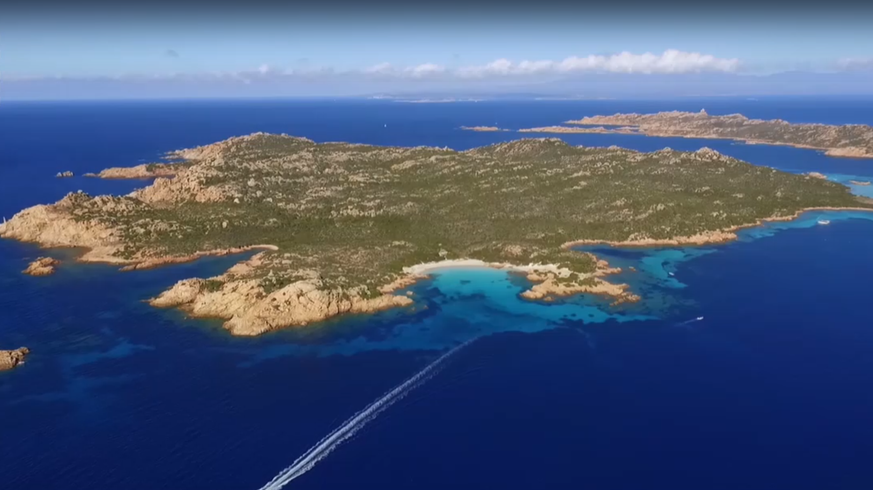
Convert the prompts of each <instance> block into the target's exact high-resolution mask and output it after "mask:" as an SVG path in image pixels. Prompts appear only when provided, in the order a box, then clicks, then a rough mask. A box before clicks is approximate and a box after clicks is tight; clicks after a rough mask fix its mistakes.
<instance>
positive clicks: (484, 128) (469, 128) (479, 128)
mask: <svg viewBox="0 0 873 490" xmlns="http://www.w3.org/2000/svg"><path fill="white" fill-rule="evenodd" d="M461 129H464V130H467V131H509V130H508V129H500V128H498V127H496V126H461Z"/></svg>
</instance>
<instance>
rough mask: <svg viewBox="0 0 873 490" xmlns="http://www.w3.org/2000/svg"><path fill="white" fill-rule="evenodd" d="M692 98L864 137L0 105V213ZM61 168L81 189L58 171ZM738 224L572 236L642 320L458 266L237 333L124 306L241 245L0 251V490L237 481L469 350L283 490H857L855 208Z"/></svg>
mask: <svg viewBox="0 0 873 490" xmlns="http://www.w3.org/2000/svg"><path fill="white" fill-rule="evenodd" d="M701 108H705V109H706V110H707V111H708V112H710V113H712V114H728V113H734V112H740V113H743V114H745V115H747V116H749V117H762V118H776V117H778V118H783V119H786V120H789V121H793V122H824V123H864V124H873V100H851V99H842V98H829V99H781V98H773V99H760V100H747V99H732V98H718V99H682V100H674V101H608V100H607V101H536V102H534V101H530V102H522V101H517V102H508V101H504V102H479V103H451V104H406V103H397V102H390V101H349V100H319V101H313V100H310V101H289V100H283V101H269V100H263V101H197V102H113V103H93V102H91V103H84V102H79V103H51V104H49V103H20V104H7V103H4V104H2V105H0V135H3V136H2V142H0V214H2V215H5V216H11V215H12V214H14V213H15V212H17V211H18V210H20V209H22V208H24V207H26V206H30V205H34V204H38V203H47V202H53V201H55V200H57V199H59V198H60V197H62V196H63V195H64V194H65V193H67V192H70V191H74V190H77V189H83V190H86V191H88V192H91V193H116V194H120V193H126V192H129V191H130V190H131V189H133V188H135V187H138V186H142V185H144V184H145V182H129V181H117V182H112V181H100V180H93V179H86V178H82V177H78V175H81V174H82V173H84V172H90V171H99V170H100V169H102V168H105V167H108V166H124V165H134V164H137V163H141V162H146V161H153V160H155V159H156V158H158V157H159V156H160V155H161V154H162V153H163V152H165V151H169V150H173V149H177V148H182V147H188V146H193V145H198V144H205V143H209V142H212V141H215V140H218V139H223V138H226V137H229V136H233V135H239V134H246V133H250V132H253V131H269V132H285V133H289V134H295V135H300V136H307V137H310V138H312V139H314V140H316V141H353V142H360V143H372V144H381V145H389V144H390V145H408V146H414V145H435V146H449V147H452V148H456V149H466V148H471V147H475V146H480V145H484V144H490V143H494V142H497V141H502V140H508V139H513V138H517V137H518V136H519V135H518V134H517V133H511V132H508V133H475V132H468V131H462V130H459V129H458V128H459V127H460V126H462V125H484V124H488V125H498V126H501V127H507V128H516V129H517V128H523V127H532V126H540V125H550V124H558V123H560V122H561V121H564V120H567V119H570V118H578V117H581V116H585V115H594V114H611V113H615V112H652V111H658V110H673V109H681V110H695V111H696V110H700V109H701ZM561 136H562V137H565V139H566V140H567V141H569V142H571V143H573V144H585V145H595V146H607V145H612V144H617V145H620V146H625V147H630V148H635V149H640V150H655V149H659V148H663V147H665V146H669V147H672V148H677V149H697V148H699V147H701V146H709V147H711V148H714V149H716V150H718V151H722V152H724V153H727V154H729V155H732V156H736V157H738V158H742V159H745V160H747V161H750V162H752V163H755V164H758V165H767V166H772V167H777V168H780V169H783V170H787V171H794V172H808V171H819V172H822V173H825V174H827V175H828V176H829V177H830V178H832V179H834V180H837V181H840V182H847V181H848V180H869V179H870V178H873V161H871V160H857V159H835V158H829V157H825V156H824V155H822V154H820V153H818V152H815V151H811V150H800V149H794V148H787V147H766V146H760V145H742V144H735V143H732V142H729V141H719V140H703V141H701V140H691V139H676V138H648V137H641V136H625V135H561ZM64 170H72V171H73V172H75V173H76V174H77V177H74V178H72V179H55V178H54V174H55V173H56V172H59V171H64ZM868 189H869V188H864V187H863V186H854V187H853V190H854V191H855V192H857V193H859V194H863V193H864V192H869V191H868ZM867 195H868V196H869V194H867ZM822 219H828V220H830V221H831V224H830V225H828V226H822V225H819V224H818V221H819V220H822ZM740 235H741V236H740V240H738V241H737V242H734V243H731V244H726V245H720V246H712V247H699V248H675V249H633V250H626V249H614V248H610V247H590V249H592V250H593V251H595V252H596V253H598V254H599V255H601V256H603V257H604V258H607V259H608V260H610V262H611V263H614V264H617V265H620V266H623V267H625V268H626V271H625V272H623V273H622V274H621V275H620V276H619V277H618V279H621V280H624V281H627V282H628V283H630V284H631V286H632V287H633V289H634V290H635V291H636V292H638V293H640V294H642V295H643V297H644V301H642V302H641V303H640V304H638V305H630V306H623V307H610V306H609V305H608V304H607V303H606V302H605V301H603V300H600V299H597V298H591V297H574V298H568V299H566V300H561V301H556V302H554V303H550V304H549V303H539V302H527V301H522V300H520V299H519V298H518V296H517V295H518V293H519V292H520V291H522V290H523V289H524V288H525V287H526V282H525V280H524V279H523V278H520V277H517V276H513V275H510V274H506V273H505V272H502V271H495V270H481V269H454V270H444V271H441V272H440V273H438V274H436V275H435V276H434V277H433V279H431V280H429V281H424V282H421V283H419V284H416V285H414V286H412V287H411V290H412V292H413V293H414V296H413V297H414V298H416V303H415V305H414V307H412V308H408V309H403V310H394V311H389V312H383V313H379V314H376V315H371V316H353V317H345V318H340V319H335V320H331V321H328V322H324V323H323V324H318V325H313V326H311V327H308V328H303V329H297V330H289V331H282V332H277V333H274V334H269V335H265V336H262V337H259V338H254V339H245V338H233V337H230V336H229V335H227V334H226V333H225V332H224V331H223V330H222V329H221V327H220V324H219V323H218V322H211V321H203V320H192V319H187V318H185V317H184V315H182V314H181V313H179V312H177V311H174V310H158V309H154V308H151V307H150V306H148V305H147V304H145V303H144V302H143V301H142V300H143V299H146V298H148V297H150V296H153V295H155V294H157V293H159V292H160V291H161V290H163V289H164V288H166V287H168V286H169V285H171V284H172V283H173V282H175V281H176V280H179V279H182V278H186V277H193V276H208V275H212V274H216V273H219V272H221V271H223V270H225V269H226V268H227V267H229V266H230V265H231V264H233V263H234V262H235V261H237V260H239V259H240V258H242V257H222V258H210V259H204V260H201V261H198V262H196V263H191V264H184V265H179V266H174V267H168V268H163V269H156V270H150V271H138V272H130V273H121V272H118V271H117V270H116V269H115V268H113V267H110V266H104V265H82V264H75V263H74V262H72V261H71V260H69V261H67V262H66V263H65V264H64V265H63V266H62V267H61V268H60V269H59V270H58V272H57V273H56V274H55V275H52V276H49V277H45V278H32V277H28V276H24V275H22V274H20V271H21V269H23V268H24V267H25V266H26V264H27V262H28V261H29V260H32V259H33V258H34V257H36V256H38V255H40V254H41V253H43V252H41V251H40V250H38V249H37V248H36V247H34V246H32V245H29V244H22V243H17V242H12V241H8V240H0V347H2V348H14V347H18V346H20V345H27V346H28V347H30V348H31V350H32V352H33V353H32V355H31V356H30V357H29V358H28V361H27V363H26V364H25V365H24V366H23V367H21V368H19V369H16V370H14V371H11V372H8V373H3V374H0V482H3V485H4V488H5V487H8V488H17V489H28V490H29V489H40V490H42V489H64V490H79V489H82V490H84V489H93V488H124V489H126V490H157V489H173V490H176V489H200V488H204V489H206V488H208V489H246V488H251V489H257V488H260V487H261V486H262V485H264V484H265V483H267V482H268V481H269V480H270V479H271V478H273V476H274V475H276V474H277V473H278V472H279V471H280V470H282V469H283V468H285V467H287V466H288V465H290V464H291V463H292V462H293V461H294V460H295V459H296V458H297V457H298V456H299V455H301V454H302V453H304V452H305V451H306V450H307V449H309V448H310V447H311V446H312V445H313V444H315V443H316V442H317V441H319V440H320V439H321V438H322V437H323V436H325V435H326V434H328V433H329V432H330V431H331V430H333V429H334V428H335V427H337V426H338V425H340V424H342V422H343V421H344V420H346V419H347V418H348V417H350V416H351V415H353V414H354V413H356V412H357V411H359V410H361V409H362V408H364V407H365V406H367V404H369V403H371V402H372V401H374V400H376V399H377V398H379V397H380V396H381V395H382V394H383V393H385V392H387V391H388V390H390V389H391V388H392V387H394V386H396V385H398V384H399V383H401V382H403V381H404V380H405V379H407V378H408V377H410V376H412V375H413V374H415V373H416V372H418V371H419V370H421V369H422V368H424V367H425V366H426V365H428V364H429V363H430V362H432V361H433V360H434V359H436V358H437V357H438V356H439V355H440V354H441V353H442V352H445V351H446V350H447V349H449V348H451V347H453V346H456V345H459V344H460V343H462V342H466V341H470V340H472V342H471V343H470V344H469V345H468V346H466V347H465V348H463V349H462V350H460V351H459V352H458V353H457V354H456V355H455V356H453V358H452V359H451V361H450V362H448V363H447V364H446V366H445V368H444V369H443V370H442V371H441V372H439V373H437V374H436V375H435V376H433V378H432V379H430V380H428V381H427V382H425V383H423V384H422V385H421V386H419V387H418V388H416V389H415V390H414V391H411V392H410V393H409V394H408V395H407V396H406V397H404V398H403V399H402V400H400V401H398V402H397V403H396V404H395V405H393V406H391V407H390V408H389V409H387V410H386V411H385V412H383V413H382V414H381V415H380V416H379V417H377V418H375V419H374V420H373V421H371V422H370V423H369V424H368V425H366V426H365V427H363V428H362V429H361V430H360V432H358V433H357V434H356V435H355V437H354V438H352V439H350V440H348V441H346V442H345V443H344V444H343V445H341V446H339V447H338V448H337V449H336V450H335V451H334V452H332V453H331V454H330V455H329V456H328V457H327V458H325V459H324V460H321V461H319V462H318V464H317V465H316V466H314V467H313V468H312V469H311V471H309V472H308V473H306V474H304V475H302V476H301V477H300V478H298V479H296V480H294V481H292V482H291V483H290V484H289V486H288V487H287V488H301V489H303V488H312V489H315V488H320V489H324V488H345V487H355V488H380V489H408V488H411V487H415V488H420V489H424V490H427V489H443V488H511V489H529V488H556V489H560V488H567V489H570V488H572V489H578V488H597V489H641V488H670V489H701V488H707V489H722V488H723V489H737V488H767V489H781V488H786V489H802V488H810V489H813V488H814V489H821V488H839V489H855V488H857V489H867V488H871V487H873V470H871V468H870V465H869V461H870V460H871V458H873V421H871V418H870V413H873V390H871V388H870V387H871V386H873V328H871V325H873V322H871V320H870V313H869V311H868V308H867V304H868V302H869V299H868V296H869V292H868V291H867V287H868V285H869V284H870V278H871V277H873V253H871V252H870V251H871V250H873V217H871V215H870V213H863V212H812V213H807V214H805V215H803V216H802V217H801V219H798V220H796V221H793V222H779V223H769V224H767V225H766V226H764V227H761V228H755V229H749V230H744V231H743V232H741V234H740ZM53 254H55V255H58V256H60V257H61V258H69V259H72V258H73V257H74V256H75V254H74V251H70V250H63V251H55V252H53ZM630 267H633V268H634V269H636V271H635V272H634V271H631V270H630ZM698 317H703V319H702V320H700V321H697V320H696V319H697V318H698Z"/></svg>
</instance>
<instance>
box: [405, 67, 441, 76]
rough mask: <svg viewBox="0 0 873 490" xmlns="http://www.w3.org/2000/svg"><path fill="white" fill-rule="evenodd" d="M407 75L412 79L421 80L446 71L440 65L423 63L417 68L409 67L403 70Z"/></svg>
mask: <svg viewBox="0 0 873 490" xmlns="http://www.w3.org/2000/svg"><path fill="white" fill-rule="evenodd" d="M404 71H405V72H406V73H407V74H409V75H410V76H412V77H413V78H422V77H428V76H433V75H439V74H441V73H443V72H445V71H446V69H445V68H444V67H442V66H440V65H435V64H433V63H423V64H421V65H417V66H410V67H408V68H406V70H404Z"/></svg>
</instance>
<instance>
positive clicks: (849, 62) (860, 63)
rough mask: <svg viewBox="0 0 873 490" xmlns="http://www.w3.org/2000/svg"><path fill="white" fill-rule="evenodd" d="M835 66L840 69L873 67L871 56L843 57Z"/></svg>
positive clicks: (868, 68) (867, 68)
mask: <svg viewBox="0 0 873 490" xmlns="http://www.w3.org/2000/svg"><path fill="white" fill-rule="evenodd" d="M837 66H838V67H839V68H840V69H842V70H870V69H873V58H843V59H841V60H839V61H838V62H837Z"/></svg>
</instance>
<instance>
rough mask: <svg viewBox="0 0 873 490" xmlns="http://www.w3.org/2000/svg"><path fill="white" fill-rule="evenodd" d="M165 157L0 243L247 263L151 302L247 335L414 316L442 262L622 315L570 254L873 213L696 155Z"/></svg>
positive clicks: (536, 152)
mask: <svg viewBox="0 0 873 490" xmlns="http://www.w3.org/2000/svg"><path fill="white" fill-rule="evenodd" d="M174 156H175V157H177V158H180V159H181V160H182V161H180V162H178V163H174V164H170V165H172V176H170V177H157V178H155V179H154V181H153V182H151V183H149V185H147V186H145V187H143V188H141V189H138V190H136V191H134V192H132V193H131V194H129V195H126V196H108V195H104V196H91V195H88V194H86V193H83V192H75V193H70V194H68V195H67V196H65V197H64V198H63V199H61V200H60V201H58V202H56V203H54V204H50V205H37V206H34V207H31V208H28V209H25V210H23V211H21V212H19V213H17V214H16V215H15V216H14V217H13V218H12V219H10V220H9V221H8V222H7V223H5V224H3V225H0V236H2V237H4V238H9V239H16V240H22V241H27V242H34V243H37V244H39V245H41V246H44V247H82V248H83V249H84V250H85V251H84V253H83V255H82V256H81V257H80V260H83V261H92V262H107V263H114V264H119V265H121V266H123V267H124V269H126V270H132V269H141V268H147V267H155V266H158V265H163V264H173V263H179V262H185V261H189V260H194V259H197V258H198V257H203V256H206V255H226V254H232V253H240V252H244V251H250V252H249V256H248V257H246V258H245V260H242V259H241V261H240V262H239V263H237V264H236V265H234V266H233V267H231V268H230V269H229V270H227V271H226V272H225V273H223V274H221V275H218V276H216V277H210V278H190V279H185V280H182V281H180V282H178V283H176V284H175V285H173V286H172V287H170V288H169V289H168V290H166V291H164V292H163V293H161V294H160V295H158V296H157V297H154V298H152V299H151V300H150V303H151V304H152V305H154V306H157V307H177V308H181V309H183V310H184V311H186V312H188V313H189V314H190V315H192V316H196V317H214V318H221V319H224V320H225V322H224V327H225V328H226V329H227V330H229V331H230V333H232V334H234V335H258V334H261V333H264V332H267V331H271V330H275V329H279V328H283V327H291V326H299V325H307V324H310V323H313V322H316V321H319V320H324V319H326V318H330V317H332V316H335V315H339V314H343V313H368V312H373V311H378V310H383V309H387V308H394V307H400V306H405V305H410V304H412V303H413V299H412V298H411V297H410V296H409V295H407V294H403V291H402V289H403V288H405V287H407V286H409V285H411V284H413V283H415V282H416V281H419V280H421V279H422V278H424V277H427V276H428V275H429V274H431V273H432V272H433V271H434V270H436V269H437V268H440V267H447V266H453V267H462V266H477V267H483V266H487V267H500V268H504V269H506V270H508V271H511V272H513V273H518V274H523V275H525V276H526V277H527V278H528V280H529V281H531V283H532V286H531V288H530V289H529V290H528V291H524V292H523V293H522V297H524V298H527V299H529V300H531V301H540V300H552V299H555V298H556V297H559V296H565V295H570V294H578V293H589V294H596V295H600V296H603V297H604V298H606V299H608V300H609V301H610V302H612V303H631V302H633V301H635V300H637V299H639V298H638V296H636V294H634V293H633V292H632V291H630V290H629V288H628V287H627V285H624V284H614V283H612V282H609V281H608V279H609V276H611V275H613V274H615V273H616V272H618V269H616V268H613V267H610V266H609V264H608V263H606V262H605V261H603V260H599V259H598V258H597V257H595V256H594V255H592V254H590V253H586V252H580V251H577V250H576V249H575V248H574V247H575V245H576V244H582V243H619V244H628V245H651V244H677V243H678V244H705V243H717V242H724V241H730V240H732V239H734V238H736V235H735V233H734V232H735V231H736V230H737V229H739V228H741V227H745V226H755V225H758V224H760V223H761V222H762V221H763V220H769V219H791V218H792V217H795V216H797V215H798V214H799V213H801V212H802V211H804V210H807V209H817V208H834V209H842V208H860V209H873V204H871V201H869V200H862V199H860V198H857V197H856V196H854V195H852V194H851V193H850V191H849V188H848V187H846V186H843V185H841V184H838V183H835V182H830V181H827V180H821V179H816V178H812V177H809V176H805V175H795V174H790V173H785V172H780V171H777V170H775V169H772V168H766V167H759V166H755V165H751V164H749V163H745V162H742V161H739V160H736V159H734V158H730V157H727V156H725V155H722V154H720V153H718V152H716V151H713V150H710V149H708V148H703V149H700V150H699V151H695V152H680V151H674V150H670V149H664V150H660V151H656V152H651V153H641V152H637V151H632V150H627V149H622V148H618V147H609V148H591V147H581V146H571V145H569V144H567V143H565V142H564V141H562V140H560V139H557V138H538V139H521V140H516V141H511V142H505V143H499V144H494V145H490V146H485V147H481V148H474V149H470V150H466V151H455V150H451V149H448V148H432V147H414V148H402V147H380V146H371V145H362V144H350V143H315V142H313V141H311V140H309V139H305V138H299V137H294V136H288V135H276V134H264V133H256V134H252V135H248V136H241V137H234V138H230V139H228V140H225V141H221V142H218V143H214V144H210V145H205V146H200V147H196V148H191V149H187V150H182V151H179V152H176V153H175V154H174ZM162 171H163V170H162ZM166 171H167V172H169V169H167V170H166ZM111 175H112V176H115V175H118V173H117V172H113V173H112V174H111ZM131 175H133V176H136V177H135V178H139V176H140V175H141V171H140V170H137V171H135V172H132V173H131Z"/></svg>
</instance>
